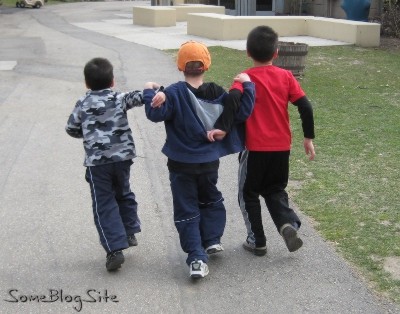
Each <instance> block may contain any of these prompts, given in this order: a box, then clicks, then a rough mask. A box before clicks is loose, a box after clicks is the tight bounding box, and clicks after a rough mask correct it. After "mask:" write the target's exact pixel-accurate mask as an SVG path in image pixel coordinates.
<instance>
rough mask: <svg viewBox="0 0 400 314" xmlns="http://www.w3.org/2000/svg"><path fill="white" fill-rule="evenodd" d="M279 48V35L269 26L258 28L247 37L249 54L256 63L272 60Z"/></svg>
mask: <svg viewBox="0 0 400 314" xmlns="http://www.w3.org/2000/svg"><path fill="white" fill-rule="evenodd" d="M277 48H278V34H277V33H276V32H275V31H274V30H273V29H272V28H271V27H269V26H257V27H256V28H254V29H253V30H252V31H250V33H249V35H248V36H247V44H246V49H247V53H248V54H249V56H250V57H251V58H252V59H254V60H255V61H258V62H267V61H270V60H272V58H273V56H274V53H275V51H276V49H277Z"/></svg>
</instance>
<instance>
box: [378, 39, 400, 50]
mask: <svg viewBox="0 0 400 314" xmlns="http://www.w3.org/2000/svg"><path fill="white" fill-rule="evenodd" d="M379 48H381V49H384V50H389V51H399V52H400V38H394V37H384V36H381V41H380V46H379Z"/></svg>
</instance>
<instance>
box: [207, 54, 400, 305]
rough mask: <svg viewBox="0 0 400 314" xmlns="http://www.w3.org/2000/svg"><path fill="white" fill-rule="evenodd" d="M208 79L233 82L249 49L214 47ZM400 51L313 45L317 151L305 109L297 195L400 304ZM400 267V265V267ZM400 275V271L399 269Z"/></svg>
mask: <svg viewBox="0 0 400 314" xmlns="http://www.w3.org/2000/svg"><path fill="white" fill-rule="evenodd" d="M210 52H211V55H212V58H213V59H212V67H211V69H210V71H209V72H208V73H207V77H206V79H207V80H208V81H215V82H218V83H219V84H221V85H223V86H224V87H228V86H229V85H230V83H231V81H232V78H233V77H234V75H235V74H236V73H238V72H240V71H241V70H242V69H244V68H246V67H248V66H251V63H250V60H249V59H248V58H247V56H246V54H245V52H240V51H236V50H232V49H227V48H221V47H211V48H210ZM399 58H400V51H398V52H388V51H383V50H380V49H363V48H358V47H354V46H338V47H318V48H317V47H310V48H309V53H308V55H307V61H306V70H305V76H304V78H303V79H302V80H301V84H302V86H303V88H304V90H305V91H306V93H307V96H308V97H309V99H310V100H311V102H312V104H313V106H314V114H315V123H316V136H317V137H316V139H315V142H314V143H315V145H316V152H317V157H316V160H315V161H314V162H309V161H308V159H307V158H306V156H305V154H304V152H303V147H302V131H301V125H300V120H299V115H298V113H297V109H296V107H294V106H290V107H291V109H290V114H291V120H292V129H293V133H294V140H293V150H292V156H291V180H292V184H291V185H290V188H289V193H290V196H291V199H292V200H293V201H294V202H295V203H296V204H297V205H298V206H299V207H300V209H301V210H302V211H303V212H304V213H305V214H307V215H308V216H309V217H311V218H312V220H313V221H314V226H315V228H316V229H317V230H318V231H319V232H320V233H321V234H322V236H323V237H324V238H325V239H327V240H328V241H329V242H331V243H332V244H333V245H334V246H335V248H336V249H337V251H338V252H339V253H340V254H342V255H343V256H344V257H345V258H346V259H347V260H348V261H350V263H351V264H352V265H354V266H355V267H356V268H357V269H358V271H359V272H360V273H361V274H362V275H363V277H364V278H366V279H367V280H368V281H369V283H370V284H371V285H372V286H373V287H374V288H375V290H377V291H379V292H380V293H382V294H384V295H386V296H388V297H389V298H391V299H392V300H395V301H396V302H397V303H399V304H400V280H399V277H397V280H396V279H395V277H394V276H393V275H391V273H389V272H387V271H385V267H384V265H385V262H387V261H390V259H394V260H395V261H396V260H397V261H398V259H400V201H399V197H398V193H399V191H400V171H399V168H400V167H399V162H400V75H399V74H400V62H399ZM397 265H399V264H397ZM397 276H400V274H399V272H397Z"/></svg>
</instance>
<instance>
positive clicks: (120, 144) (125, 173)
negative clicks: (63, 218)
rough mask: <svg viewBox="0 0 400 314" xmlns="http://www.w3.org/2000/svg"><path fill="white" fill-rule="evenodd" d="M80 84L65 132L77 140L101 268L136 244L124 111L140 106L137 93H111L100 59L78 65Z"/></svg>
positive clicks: (109, 71) (130, 144) (109, 70)
mask: <svg viewBox="0 0 400 314" xmlns="http://www.w3.org/2000/svg"><path fill="white" fill-rule="evenodd" d="M84 76H85V82H86V87H87V88H89V89H90V90H89V91H88V92H87V93H86V95H85V96H83V97H82V98H80V99H79V100H78V102H77V103H76V105H75V108H74V110H73V111H72V114H71V115H70V117H69V119H68V122H67V126H66V128H65V129H66V131H67V133H68V134H69V135H70V136H72V137H75V138H82V139H83V146H84V149H85V161H84V166H85V167H86V176H85V177H86V181H87V182H88V183H89V185H90V190H91V196H92V206H93V215H94V221H95V225H96V228H97V231H98V233H99V236H100V242H101V244H102V246H103V247H104V249H105V250H106V252H107V258H106V268H107V270H109V271H112V270H116V269H118V268H120V267H121V264H122V263H123V262H124V260H125V259H124V255H123V253H122V250H123V249H126V248H128V247H130V246H136V245H137V240H136V237H135V234H136V233H138V232H140V231H141V230H140V220H139V217H138V214H137V206H138V204H137V202H136V199H135V194H134V193H133V192H132V191H131V188H130V184H129V177H130V167H131V165H132V164H133V161H132V159H133V158H134V157H136V153H135V144H134V141H133V137H132V131H131V129H130V127H129V124H128V118H127V110H129V109H131V108H133V107H138V106H142V105H143V104H142V92H139V91H134V92H130V93H119V92H114V91H113V90H112V89H111V88H112V87H113V86H114V75H113V66H112V64H111V63H110V62H109V61H108V60H107V59H103V58H94V59H92V60H90V61H89V62H88V63H87V64H86V66H85V68H84Z"/></svg>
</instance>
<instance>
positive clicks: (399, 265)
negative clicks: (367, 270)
mask: <svg viewBox="0 0 400 314" xmlns="http://www.w3.org/2000/svg"><path fill="white" fill-rule="evenodd" d="M383 268H384V269H385V271H387V272H388V273H390V274H391V275H392V277H393V279H396V280H400V256H391V257H387V258H385V260H384V261H383Z"/></svg>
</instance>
